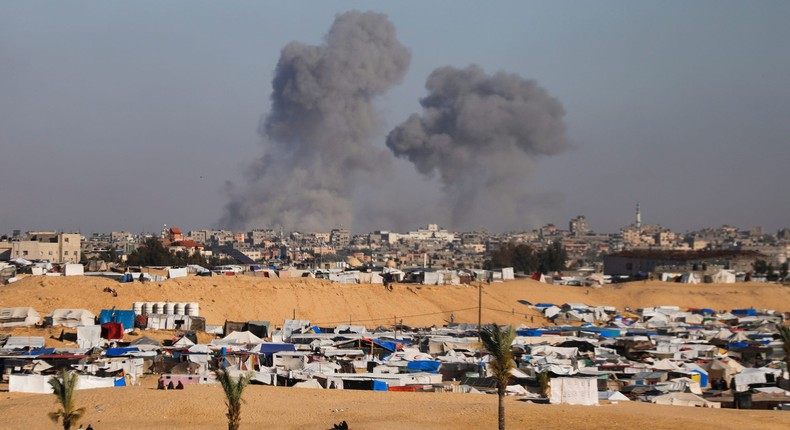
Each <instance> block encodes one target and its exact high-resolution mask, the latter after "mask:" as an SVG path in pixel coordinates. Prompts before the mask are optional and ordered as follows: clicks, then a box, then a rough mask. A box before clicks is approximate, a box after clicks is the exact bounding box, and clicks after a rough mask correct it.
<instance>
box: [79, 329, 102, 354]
mask: <svg viewBox="0 0 790 430" xmlns="http://www.w3.org/2000/svg"><path fill="white" fill-rule="evenodd" d="M100 342H101V326H100V325H86V326H82V327H77V344H79V346H80V348H93V347H94V346H99V343H100Z"/></svg>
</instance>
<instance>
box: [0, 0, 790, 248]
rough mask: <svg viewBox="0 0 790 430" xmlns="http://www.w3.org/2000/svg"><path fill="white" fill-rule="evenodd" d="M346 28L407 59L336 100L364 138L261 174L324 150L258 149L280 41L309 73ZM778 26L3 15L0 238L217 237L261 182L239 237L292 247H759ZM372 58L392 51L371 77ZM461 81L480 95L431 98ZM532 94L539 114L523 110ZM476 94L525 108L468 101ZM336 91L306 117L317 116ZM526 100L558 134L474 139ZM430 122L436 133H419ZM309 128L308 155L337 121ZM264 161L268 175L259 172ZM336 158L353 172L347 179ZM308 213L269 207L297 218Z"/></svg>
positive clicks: (331, 10) (437, 9) (677, 10)
mask: <svg viewBox="0 0 790 430" xmlns="http://www.w3.org/2000/svg"><path fill="white" fill-rule="evenodd" d="M350 10H359V11H362V12H367V11H370V12H374V13H375V14H374V15H375V16H379V15H378V14H381V16H384V17H385V19H386V21H387V22H389V23H391V25H392V27H393V28H394V33H393V35H392V36H393V37H394V39H393V40H395V39H396V40H397V41H398V43H400V44H402V45H403V47H405V49H406V50H408V53H409V59H408V61H407V62H406V63H403V62H395V63H394V65H393V66H392V68H386V69H381V70H385V71H386V70H389V71H390V72H392V73H394V74H386V75H384V77H383V78H382V79H383V80H381V81H369V82H368V83H369V84H370V85H372V86H370V87H361V88H362V89H361V91H363V92H365V94H366V95H365V98H364V100H363V99H360V98H353V103H355V104H356V103H367V104H369V105H370V106H369V107H364V109H369V111H370V114H367V113H365V116H364V117H365V121H368V122H365V123H355V124H357V125H359V124H361V125H360V127H361V128H356V129H339V128H336V129H333V130H336V131H337V130H341V131H337V133H339V134H337V135H338V136H343V133H346V132H348V130H352V131H353V133H352V134H350V135H349V136H355V137H354V138H355V139H357V138H358V139H359V141H358V144H354V145H335V144H334V143H328V144H327V145H330V146H331V149H332V151H333V152H327V154H323V155H320V156H319V155H315V154H312V153H311V154H309V157H310V158H307V159H303V158H299V157H297V158H292V159H285V158H277V157H278V156H279V154H282V153H283V152H284V151H287V150H288V148H297V147H298V148H301V149H302V150H304V151H314V152H315V151H317V149H320V148H322V147H323V148H326V147H327V146H320V145H324V143H321V142H317V143H316V141H314V140H313V139H312V138H311V139H309V141H307V143H309V144H311V145H312V146H305V145H300V146H283V145H280V146H277V145H276V144H275V142H276V141H277V139H280V140H279V141H280V142H292V135H289V136H290V137H283V136H285V135H284V134H283V133H282V132H279V134H277V135H273V134H272V133H271V132H268V133H260V134H259V124H264V122H265V121H266V119H267V118H269V123H271V119H272V118H276V117H277V111H275V110H274V108H275V107H276V106H282V104H280V105H273V104H272V100H273V99H272V91H273V85H272V82H273V80H274V79H275V78H276V77H277V76H282V74H279V75H278V73H277V70H278V69H277V67H278V64H283V61H284V60H283V55H285V54H284V53H285V51H284V50H283V49H284V47H286V46H294V45H289V44H291V43H292V42H297V43H298V44H299V46H302V47H305V49H306V51H305V52H306V54H305V57H304V58H308V56H309V55H313V54H314V52H317V51H315V50H316V49H321V48H320V47H321V46H323V45H322V44H324V43H325V42H326V41H327V40H328V39H325V36H326V35H327V32H328V31H329V30H330V28H332V26H333V23H334V22H335V20H336V18H337V17H338V16H340V15H342V14H344V13H345V12H347V11H350ZM374 15H363V16H365V17H368V16H374ZM789 18H790V3H787V2H782V1H764V2H751V3H746V2H736V1H712V0H707V1H699V2H693V3H688V2H682V1H664V2H653V3H634V2H627V1H601V2H595V3H591V2H582V1H560V2H551V3H548V2H532V1H501V2H496V3H494V4H493V5H492V4H485V5H484V4H480V3H478V2H452V3H449V2H429V3H425V4H423V3H416V2H398V3H391V2H357V1H352V2H343V3H328V2H327V3H299V4H293V3H292V2H276V3H266V4H263V3H261V4H258V3H244V4H240V3H238V4H237V3H233V4H222V3H213V2H187V1H173V2H168V3H166V4H162V3H158V2H145V1H144V2H134V3H98V2H68V3H65V2H55V1H44V2H35V3H33V2H24V1H10V2H3V3H0V95H2V97H0V142H2V143H1V146H0V147H2V149H3V151H2V156H1V157H0V182H1V183H2V184H3V186H2V187H0V202H2V203H1V204H0V234H2V233H10V232H11V230H12V229H21V230H50V229H58V230H73V231H76V230H80V231H83V232H89V231H93V232H100V231H111V230H130V231H158V230H159V229H161V228H162V225H163V224H168V225H173V226H179V227H181V228H182V229H183V230H191V229H198V228H211V227H215V226H219V220H220V219H224V220H226V221H227V220H228V218H227V217H226V215H227V213H228V212H227V211H226V207H228V205H229V202H231V201H236V202H244V201H245V200H246V199H245V196H246V194H245V193H246V192H247V190H249V189H250V188H248V185H249V184H255V179H254V178H265V180H264V181H263V182H261V183H260V184H259V185H258V187H259V188H257V189H258V191H257V192H256V195H257V196H258V197H260V199H259V206H255V207H251V208H249V209H248V214H249V215H247V216H246V217H245V218H244V219H246V220H248V221H249V222H252V223H253V224H255V223H256V222H260V221H256V219H258V220H260V219H264V220H267V222H271V223H272V224H274V225H249V224H247V225H246V226H245V228H249V227H252V226H257V227H270V228H287V227H293V228H296V229H304V228H305V227H304V226H300V225H293V226H290V225H288V224H289V222H292V221H293V220H294V219H303V221H301V222H304V223H306V222H311V223H313V224H314V225H311V226H310V227H319V226H320V225H321V223H322V222H328V221H329V220H332V223H334V224H337V223H344V225H346V226H347V227H350V228H351V229H352V230H353V231H355V232H367V231H372V230H378V229H389V230H394V231H406V230H412V229H415V228H417V227H419V226H423V225H425V224H427V223H438V224H440V225H442V226H444V227H446V228H449V229H452V230H459V229H460V230H472V229H487V230H489V231H491V230H493V231H507V230H531V229H534V228H538V227H540V226H541V225H543V224H545V223H554V224H556V225H558V226H560V227H563V228H564V227H565V226H566V225H567V222H568V220H569V219H570V218H572V217H575V216H576V215H585V216H586V217H587V219H588V221H589V224H590V227H591V228H592V229H593V230H595V231H598V232H614V231H617V229H619V228H620V227H622V226H625V225H628V224H630V223H631V222H632V221H633V217H634V216H633V214H634V206H635V204H636V203H637V202H639V203H640V204H641V207H642V222H643V223H645V224H661V225H663V226H665V227H668V228H671V229H673V230H677V231H685V230H694V229H697V228H701V227H716V226H721V225H723V224H729V225H733V226H736V227H739V228H742V229H748V228H749V227H752V226H757V225H760V226H763V227H764V228H765V230H766V231H767V232H772V231H775V230H776V229H778V228H782V227H790V222H788V217H787V216H786V214H787V213H788V212H790V201H788V200H787V199H785V198H783V197H785V195H784V191H785V189H786V185H787V184H788V183H789V182H790V169H788V168H787V167H786V164H787V162H788V160H790V122H789V121H787V118H790V79H788V76H790V56H788V55H787V54H786V47H785V45H786V41H787V40H790V27H788V26H787V25H786V23H787V22H788V20H789ZM365 19H367V18H365ZM371 19H373V18H371ZM376 19H377V18H376ZM354 31H355V30H349V33H348V34H349V35H354V34H356V35H358V34H357V33H354ZM338 37H340V38H342V39H343V40H344V41H347V40H348V39H347V38H346V36H338ZM349 37H351V38H352V39H353V37H354V36H349ZM354 43H356V42H354ZM382 43H384V46H387V47H388V48H387V49H389V47H391V46H392V45H391V44H390V41H388V40H385V39H382ZM330 45H331V43H330ZM398 52H399V51H398ZM291 54H294V52H293V51H291ZM294 55H296V56H292V57H289V58H296V59H297V61H302V60H299V59H298V58H299V57H298V55H301V54H294ZM326 55H328V57H325V58H335V57H331V56H333V55H334V54H331V53H330V54H326ZM343 55H345V54H343ZM391 55H401V54H391V53H387V54H386V55H384V56H383V57H382V58H391ZM345 58H346V59H345V60H344V62H345V63H348V62H349V61H352V60H353V61H359V63H356V64H363V65H365V64H379V65H380V64H381V63H378V62H376V63H367V62H368V61H378V59H376V60H371V58H372V57H368V59H365V58H357V59H352V58H351V57H345ZM324 61H327V62H328V63H324V64H331V62H332V61H335V60H332V59H328V60H324ZM353 61H352V62H353ZM345 63H344V64H345ZM294 64H296V63H294ZM473 65H474V66H473ZM470 66H471V67H472V68H470ZM365 67H367V66H365ZM382 67H384V66H382ZM387 67H389V66H387ZM474 67H477V68H479V70H480V73H477V72H474V70H475V69H474ZM280 70H281V69H280ZM328 70H330V69H328ZM390 72H386V73H390ZM327 73H328V72H327ZM320 76H322V77H323V76H326V74H323V75H320ZM337 77H338V78H343V77H344V76H343V74H342V73H339V74H338V75H337ZM459 77H463V79H468V80H467V82H476V84H475V85H477V86H475V85H471V84H463V85H461V86H460V87H457V88H465V90H463V91H455V90H453V91H445V90H446V89H447V88H449V87H448V86H447V85H450V83H452V82H458V81H457V80H458V79H459ZM276 82H277V81H275V84H276ZM335 82H337V83H338V84H337V86H336V87H334V88H337V89H338V91H340V90H345V89H347V88H348V87H347V84H346V83H343V82H340V81H335ZM349 82H353V81H351V80H349ZM439 82H443V83H442V84H439ZM529 82H531V83H534V84H529ZM324 83H325V82H324ZM360 85H362V84H360ZM453 85H454V84H453ZM519 85H521V86H522V87H521V88H524V89H525V90H524V91H525V92H523V93H519V92H518V91H515V90H514V88H516V87H518V86H519ZM530 85H535V87H534V88H540V90H541V91H544V92H545V97H544V96H543V95H540V96H538V98H537V99H536V98H534V97H535V94H537V93H534V92H533V90H532V89H529V90H527V88H533V87H530ZM426 86H427V87H428V88H427V89H426ZM480 88H483V89H484V91H483V92H478V91H479V90H480ZM492 88H499V89H500V90H496V91H494V90H491V89H492ZM274 89H275V90H276V89H277V86H276V85H275V87H274ZM489 90H491V91H493V93H495V94H497V97H499V98H501V99H507V100H525V101H526V102H525V103H526V104H524V105H519V104H517V105H513V106H509V105H503V104H499V103H498V102H497V103H494V102H493V101H489V100H486V99H485V97H486V96H485V94H490V92H489ZM338 91H336V92H335V93H333V95H330V96H328V98H327V99H325V100H327V101H328V102H329V103H337V100H339V98H338V97H340V96H339V94H341V92H338ZM497 91H500V92H497ZM501 91H506V93H507V94H510V95H505V94H506V93H503V92H501ZM511 91H513V92H511ZM349 94H353V92H352V93H349ZM516 94H524V96H523V97H522V96H518V97H516V96H515V95H516ZM519 97H521V98H519ZM346 100H352V99H351V98H348V99H346ZM437 100H438V101H437ZM535 100H540V101H539V102H537V103H538V105H540V106H543V107H541V108H539V110H540V109H545V110H543V111H542V112H544V113H541V114H540V115H539V117H540V118H549V117H552V118H555V119H557V118H559V121H560V122H558V123H554V122H552V123H551V124H552V125H551V126H547V128H543V129H539V130H538V131H537V132H536V131H535V129H534V128H532V126H531V124H534V121H533V120H530V121H525V124H526V125H525V127H526V128H527V129H528V130H529V133H537V134H532V135H530V134H528V133H527V131H525V130H520V129H518V128H517V127H516V125H518V124H517V121H514V122H508V120H507V119H506V118H508V117H507V116H500V117H499V118H498V119H497V118H495V117H486V119H487V120H490V121H488V124H491V126H490V127H489V128H486V124H485V123H486V121H481V120H479V119H478V118H479V117H480V115H483V113H484V112H490V111H491V109H490V108H491V106H497V109H499V110H497V112H501V113H503V114H505V115H510V113H513V112H515V113H517V114H516V115H517V116H514V118H519V117H520V116H518V115H524V112H536V111H535V109H536V108H535V106H536V105H535V104H534V103H536V102H535ZM432 101H433V102H432ZM472 101H474V102H478V101H481V104H480V105H479V106H485V109H483V108H481V107H478V108H476V109H477V110H475V109H472V110H471V111H472V112H477V114H476V115H477V116H475V117H471V121H470V122H468V123H465V122H464V120H465V119H466V118H467V117H466V116H464V115H465V113H464V112H468V111H466V110H465V111H453V110H437V107H440V106H447V105H448V104H452V103H455V104H456V105H457V104H459V103H464V104H465V105H466V106H470V104H469V103H472ZM555 101H556V103H557V104H558V106H559V107H560V110H559V111H558V110H556V106H555V105H554V103H555ZM432 103H433V104H432ZM360 106H361V105H360ZM471 106H474V105H471ZM524 106H528V108H527V107H524ZM524 109H526V110H524ZM273 112H274V113H273ZM355 112H359V111H355ZM365 112H367V111H365ZM559 112H561V113H560V114H559V115H557V113H559ZM281 113H282V111H281ZM440 113H441V115H442V118H443V121H442V122H435V121H433V120H432V118H435V117H436V115H439V114H440ZM550 113H551V114H550ZM412 115H415V116H413V117H412V118H414V119H411V118H410V116H412ZM546 115H548V116H546ZM492 118H493V119H492ZM531 118H538V116H533V117H531ZM552 121H553V120H552ZM451 122H452V123H454V124H455V126H454V127H452V128H449V127H446V125H447V124H449V123H451ZM290 124H291V125H290V126H291V127H296V128H299V127H304V125H303V124H304V123H298V124H297V123H290ZM315 124H317V125H316V127H318V128H316V129H315V130H316V132H318V133H319V134H317V136H319V137H320V131H321V130H325V129H326V127H328V125H327V124H337V123H336V122H317V123H315ZM465 124H468V125H465ZM547 124H548V123H547ZM555 125H556V126H557V127H559V128H557V127H555ZM503 127H507V128H508V129H509V130H512V132H510V133H499V132H500V131H501V129H502V128H503ZM305 130H306V129H305ZM342 130H346V131H342ZM394 130H398V133H397V134H390V133H391V132H393V131H394ZM360 132H361V133H360ZM388 135H389V136H390V137H389V138H388ZM445 136H451V138H450V140H449V142H450V144H451V146H449V149H448V146H447V144H445V142H444V141H443V140H442V139H444V138H445ZM491 136H494V137H491ZM528 136H540V138H541V139H544V140H530V139H531V138H529V137H528ZM547 136H558V137H556V138H554V137H552V138H547ZM423 138H424V139H426V140H421V139H423ZM289 139H290V140H289ZM327 139H328V138H327ZM343 139H345V138H343ZM437 139H438V140H437ZM489 139H493V140H489ZM510 139H512V142H514V143H513V145H507V146H490V145H491V142H503V141H507V142H509V141H510ZM525 139H526V140H525ZM525 141H529V142H530V143H528V144H523V146H518V145H522V144H521V143H520V142H525ZM326 142H331V141H329V140H326ZM339 142H347V140H341V141H339ZM427 142H433V144H432V145H429V144H427ZM541 142H544V143H541ZM545 142H552V143H551V144H548V143H545ZM303 143H304V142H303ZM289 145H291V144H290V143H289ZM453 145H454V146H453ZM547 145H548V146H547ZM484 148H485V149H484ZM345 150H349V151H356V152H355V153H354V155H353V158H351V159H349V157H351V156H352V155H351V154H346V153H344V152H343V151H345ZM267 154H268V155H269V158H267V159H272V158H271V157H274V160H278V161H279V160H284V161H282V163H286V164H283V166H286V167H288V168H281V169H280V171H276V172H275V173H276V174H269V176H266V174H265V173H263V172H264V170H261V171H259V172H258V173H255V167H251V166H259V167H260V164H259V160H262V159H263V157H267ZM329 154H331V156H330V155H329ZM396 155H397V156H398V157H400V158H396ZM382 157H384V158H382ZM450 157H452V162H449V163H448V158H450ZM384 159H386V160H387V161H382V160H384ZM305 160H307V161H309V163H307V161H305ZM330 160H333V161H332V162H331V163H330ZM349 160H351V161H349ZM302 162H304V163H306V164H302V166H315V165H322V166H323V167H324V168H326V169H328V170H327V171H326V172H325V173H327V174H329V173H331V174H333V175H341V176H332V178H334V179H333V181H332V182H331V183H330V182H328V181H325V180H324V179H325V178H327V176H321V175H317V176H314V177H312V178H309V177H305V176H300V177H299V178H302V179H304V180H305V181H306V183H311V184H313V185H311V187H310V188H311V189H315V187H316V185H315V184H317V183H318V184H323V185H326V186H328V187H329V188H326V189H327V190H329V191H331V192H334V193H335V195H336V196H337V197H339V198H337V199H332V202H333V205H334V206H327V207H326V208H324V209H320V210H316V211H315V212H317V213H319V214H320V215H319V216H313V217H307V218H298V217H297V218H294V217H293V216H292V215H291V212H286V211H285V210H281V209H277V210H271V212H272V214H271V215H270V216H269V217H267V218H258V216H259V215H260V214H262V213H265V212H266V210H267V208H268V207H269V206H270V205H267V203H266V202H267V201H268V200H270V199H273V198H275V197H276V196H277V195H278V191H282V193H280V194H281V195H285V194H286V192H287V194H288V195H290V196H293V195H294V193H297V194H298V190H303V189H304V188H305V187H299V186H294V184H293V181H292V180H290V177H289V173H290V169H291V168H295V167H298V166H300V164H298V163H302ZM349 162H352V163H355V164H353V166H356V167H354V168H353V169H350V170H349V171H345V170H344V169H346V168H348V166H349V164H348V163H349ZM310 163H313V164H310ZM321 163H324V164H321ZM338 166H339V167H338ZM459 166H461V167H463V169H459ZM354 169H356V170H354ZM307 170H309V169H307ZM267 171H269V172H272V168H271V167H270V168H268V170H267ZM527 171H528V173H529V174H528V175H527V174H526V173H527ZM250 172H252V173H250ZM365 172H368V173H365ZM469 172H474V175H469V174H468V173H469ZM464 175H466V176H464ZM251 177H252V178H253V179H252V180H251ZM459 178H472V179H471V180H470V179H459ZM470 181H471V182H470ZM475 181H477V182H475ZM230 184H233V185H230ZM261 184H262V185H261ZM269 184H272V185H271V186H270V185H269ZM327 184H329V185H327ZM294 190H297V191H294ZM232 196H233V197H232ZM504 196H507V197H505V198H503V197H504ZM511 196H512V197H514V198H509V197H511ZM318 201H319V200H316V199H315V198H312V197H311V198H308V199H302V200H296V201H295V202H292V203H288V205H290V206H283V207H302V208H303V209H302V212H301V213H302V214H303V215H304V214H308V215H309V214H310V213H309V210H310V208H311V207H313V206H310V205H315V204H317V203H316V202H318ZM475 202H478V205H477V206H475V205H474V204H475ZM315 207H319V206H315ZM484 208H491V209H484ZM297 212H298V211H297ZM330 213H331V214H336V215H337V216H334V215H333V216H329V214H330ZM522 214H523V216H522ZM522 218H523V219H522ZM346 220H347V221H346ZM346 223H348V224H350V225H348V224H346ZM239 225H241V224H239ZM326 227H328V228H331V227H338V225H328V226H326Z"/></svg>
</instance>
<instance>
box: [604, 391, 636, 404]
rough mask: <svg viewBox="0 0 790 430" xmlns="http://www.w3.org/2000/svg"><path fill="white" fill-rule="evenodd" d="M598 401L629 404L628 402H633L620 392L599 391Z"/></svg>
mask: <svg viewBox="0 0 790 430" xmlns="http://www.w3.org/2000/svg"><path fill="white" fill-rule="evenodd" d="M598 400H608V401H610V402H615V401H618V402H619V401H624V402H628V401H631V399H629V398H628V397H626V396H625V394H623V393H621V392H619V391H599V392H598Z"/></svg>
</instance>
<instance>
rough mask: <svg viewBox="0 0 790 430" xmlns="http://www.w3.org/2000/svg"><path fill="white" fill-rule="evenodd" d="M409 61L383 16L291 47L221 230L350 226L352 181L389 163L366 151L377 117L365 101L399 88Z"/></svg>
mask: <svg viewBox="0 0 790 430" xmlns="http://www.w3.org/2000/svg"><path fill="white" fill-rule="evenodd" d="M410 59H411V54H410V52H409V50H408V49H407V48H405V47H404V46H403V45H401V43H400V42H399V41H398V39H397V38H396V35H395V27H394V26H393V25H392V23H391V22H390V21H389V20H388V19H387V17H386V16H385V15H382V14H377V13H362V12H357V11H353V12H348V13H344V14H340V15H338V16H337V17H336V19H335V22H334V23H333V24H332V28H331V29H330V30H329V33H328V34H327V35H326V37H325V43H324V44H322V45H320V46H309V45H305V44H302V43H299V42H291V43H290V44H288V45H287V46H285V48H283V50H282V53H281V55H280V60H279V63H278V64H277V69H276V72H275V77H274V79H273V81H272V88H273V91H272V95H271V103H272V106H271V112H270V113H269V115H268V116H267V117H266V118H265V119H264V120H263V121H262V122H261V124H260V128H259V133H260V134H261V135H262V136H263V138H264V143H265V144H266V146H267V151H266V154H265V155H264V156H263V157H262V158H261V159H260V160H259V161H258V162H257V163H256V164H255V165H254V166H253V167H252V168H251V170H250V173H249V175H248V176H249V178H248V179H249V184H248V185H247V187H246V189H243V190H240V189H233V187H231V189H230V193H231V201H230V203H228V205H227V207H226V213H225V216H224V218H223V220H222V221H221V222H220V223H221V224H222V225H224V226H226V227H229V228H233V229H239V228H247V227H256V226H260V227H277V226H280V227H283V228H297V229H304V230H308V231H309V230H319V229H326V228H327V227H335V226H340V225H344V226H350V225H351V222H352V214H353V208H352V205H351V200H350V198H351V195H352V191H353V189H354V186H355V182H357V181H364V178H365V177H366V176H368V177H369V176H370V175H372V174H374V173H375V172H379V171H381V170H382V169H383V170H386V169H388V168H389V165H390V163H391V161H392V157H391V155H389V154H388V153H387V152H386V150H383V149H378V148H376V147H374V146H373V144H372V139H373V137H374V136H375V133H376V131H377V130H379V128H380V125H381V124H380V118H379V115H378V114H377V112H376V111H375V109H374V107H373V104H372V100H373V99H374V98H375V97H376V96H378V95H381V94H383V93H385V92H386V91H387V90H388V89H389V88H390V87H392V86H393V85H395V84H397V83H399V82H400V81H401V79H402V78H403V76H404V74H405V73H406V70H407V69H408V67H409V62H410Z"/></svg>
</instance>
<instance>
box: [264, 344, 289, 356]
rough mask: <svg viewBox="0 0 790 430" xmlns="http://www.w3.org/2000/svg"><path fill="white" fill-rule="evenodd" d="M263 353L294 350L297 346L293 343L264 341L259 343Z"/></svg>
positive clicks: (269, 353)
mask: <svg viewBox="0 0 790 430" xmlns="http://www.w3.org/2000/svg"><path fill="white" fill-rule="evenodd" d="M259 346H260V348H261V352H260V353H261V354H266V355H271V354H274V353H275V352H283V351H285V352H293V351H296V346H295V345H294V344H292V343H262V344H260V345H259Z"/></svg>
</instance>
